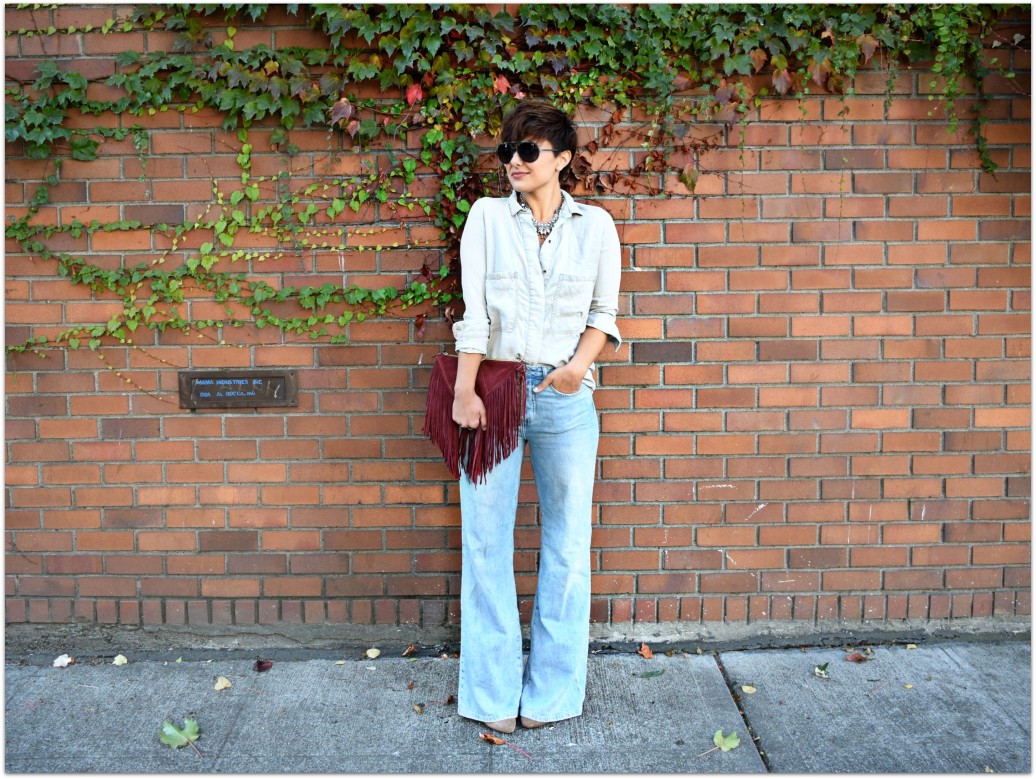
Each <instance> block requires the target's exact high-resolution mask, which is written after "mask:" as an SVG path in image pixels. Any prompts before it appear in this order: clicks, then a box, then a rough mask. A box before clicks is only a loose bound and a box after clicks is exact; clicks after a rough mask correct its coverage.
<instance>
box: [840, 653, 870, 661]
mask: <svg viewBox="0 0 1036 779" xmlns="http://www.w3.org/2000/svg"><path fill="white" fill-rule="evenodd" d="M845 661H846V662H847V663H867V662H870V658H869V657H864V656H863V655H861V654H860V653H859V652H856V653H854V654H851V655H846V656H845Z"/></svg>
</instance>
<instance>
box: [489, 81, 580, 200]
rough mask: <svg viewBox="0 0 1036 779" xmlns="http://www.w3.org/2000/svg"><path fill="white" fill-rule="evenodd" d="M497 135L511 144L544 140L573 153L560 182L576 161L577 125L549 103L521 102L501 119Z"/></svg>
mask: <svg viewBox="0 0 1036 779" xmlns="http://www.w3.org/2000/svg"><path fill="white" fill-rule="evenodd" d="M500 136H501V139H502V140H504V141H505V142H510V143H518V142H519V141H523V140H525V139H526V138H536V139H543V140H546V141H549V142H550V145H551V146H552V147H553V148H555V149H561V150H562V151H566V150H567V151H570V152H572V159H571V160H570V161H569V163H568V165H566V166H565V167H564V168H562V170H561V173H560V174H559V178H560V179H561V180H562V181H564V179H565V176H566V175H567V174H568V171H569V169H570V168H571V167H572V162H573V161H575V158H576V148H577V146H578V142H577V137H576V126H575V124H574V123H573V122H572V120H571V119H570V118H569V116H568V115H567V114H566V113H565V112H564V111H560V110H558V109H557V108H555V107H554V106H552V105H550V104H549V103H544V102H541V101H538V100H523V101H522V102H520V103H519V104H518V105H516V106H515V107H514V108H513V109H511V110H510V111H509V112H508V114H507V116H505V117H504V124H503V127H501V129H500Z"/></svg>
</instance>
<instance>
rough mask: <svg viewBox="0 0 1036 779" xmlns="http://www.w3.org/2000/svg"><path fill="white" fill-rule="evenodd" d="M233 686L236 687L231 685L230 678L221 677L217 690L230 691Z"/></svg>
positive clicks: (218, 680) (217, 681)
mask: <svg viewBox="0 0 1036 779" xmlns="http://www.w3.org/2000/svg"><path fill="white" fill-rule="evenodd" d="M233 686H234V685H232V684H231V683H230V679H228V678H227V677H225V676H221V677H219V678H218V679H217V680H216V689H217V690H229V689H230V688H231V687H233Z"/></svg>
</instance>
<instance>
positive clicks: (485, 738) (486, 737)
mask: <svg viewBox="0 0 1036 779" xmlns="http://www.w3.org/2000/svg"><path fill="white" fill-rule="evenodd" d="M479 738H480V739H482V740H483V741H488V742H489V743H490V744H496V745H497V746H498V747H499V746H503V745H504V744H506V743H507V742H506V741H504V740H503V739H502V738H497V737H496V736H494V735H492V734H491V733H483V734H481V735H480V736H479Z"/></svg>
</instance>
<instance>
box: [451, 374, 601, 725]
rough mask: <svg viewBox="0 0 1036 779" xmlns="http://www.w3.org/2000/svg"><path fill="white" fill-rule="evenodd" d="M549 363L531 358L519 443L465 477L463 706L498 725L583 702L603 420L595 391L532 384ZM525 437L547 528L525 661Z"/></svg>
mask: <svg viewBox="0 0 1036 779" xmlns="http://www.w3.org/2000/svg"><path fill="white" fill-rule="evenodd" d="M546 373H547V371H546V370H545V369H544V368H542V367H534V366H529V367H528V369H527V379H526V419H525V422H524V423H523V424H522V426H521V428H520V430H519V441H518V448H517V449H515V451H514V452H512V453H511V455H510V456H509V457H508V458H507V459H506V460H504V461H503V462H502V463H500V464H499V465H497V466H496V467H495V468H493V470H492V471H490V472H489V474H488V476H487V478H486V481H485V482H484V483H481V484H475V483H473V482H472V481H471V480H470V479H468V478H467V475H466V474H464V473H462V474H461V478H460V501H461V517H462V519H461V525H462V527H461V537H462V545H463V558H462V566H461V596H460V603H461V607H460V609H461V650H460V686H459V691H458V696H457V697H458V701H457V712H458V713H459V714H460V715H461V716H462V717H468V718H470V719H475V720H480V721H482V722H493V721H496V720H501V719H507V718H509V717H517V716H518V715H519V714H521V715H523V716H525V717H529V718H531V719H534V720H538V721H540V722H556V721H557V720H562V719H568V718H569V717H575V716H578V715H579V714H581V713H582V711H583V699H584V697H585V694H586V663H587V651H588V648H589V638H590V635H589V634H590V532H591V509H592V503H593V487H594V473H595V470H596V461H597V441H598V437H599V435H600V428H599V424H598V420H597V410H596V408H595V407H594V401H593V391H592V390H591V389H590V388H589V387H586V386H585V385H584V386H581V387H580V389H579V391H578V392H576V393H573V394H571V395H566V394H563V393H560V392H558V391H557V390H555V389H554V388H553V387H548V388H547V389H545V390H543V391H542V392H541V393H539V394H533V392H532V388H533V387H535V386H536V385H537V384H539V383H540V382H541V381H542V380H543V377H544V376H545V375H546ZM526 442H528V444H529V450H530V452H531V455H532V468H533V473H534V475H535V478H536V489H537V492H538V493H539V501H540V517H541V523H540V524H541V533H540V539H541V540H540V565H539V577H538V580H537V585H536V599H535V603H534V606H533V613H532V624H531V625H530V652H529V660H528V663H527V664H526V665H525V667H524V670H523V667H522V631H521V625H520V623H519V617H518V598H517V592H516V587H515V579H514V523H515V512H516V511H517V507H518V487H519V482H520V479H521V468H522V459H523V456H524V450H525V444H526Z"/></svg>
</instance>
